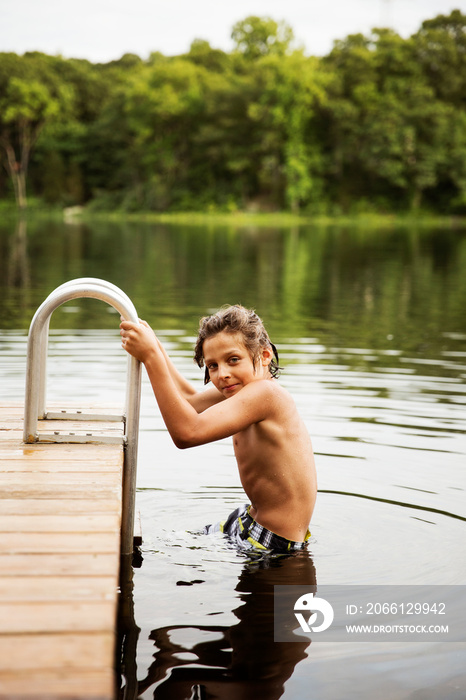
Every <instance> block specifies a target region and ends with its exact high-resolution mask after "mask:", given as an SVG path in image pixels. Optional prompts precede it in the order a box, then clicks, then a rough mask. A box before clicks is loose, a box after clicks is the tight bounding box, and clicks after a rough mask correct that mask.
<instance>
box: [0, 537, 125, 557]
mask: <svg viewBox="0 0 466 700" xmlns="http://www.w3.org/2000/svg"><path fill="white" fill-rule="evenodd" d="M119 547H120V533H119V532H65V533H61V532H9V533H3V534H2V535H1V538H0V554H8V553H10V554H11V553H18V554H27V553H28V552H30V553H31V554H70V553H72V552H76V553H79V552H81V553H83V554H84V553H86V552H89V553H91V554H95V553H99V552H101V553H103V552H113V553H115V552H118V550H119Z"/></svg>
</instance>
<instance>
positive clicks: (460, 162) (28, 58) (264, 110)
mask: <svg viewBox="0 0 466 700" xmlns="http://www.w3.org/2000/svg"><path fill="white" fill-rule="evenodd" d="M231 36H232V39H233V42H234V49H233V50H232V51H231V52H224V51H222V50H219V49H216V48H213V47H211V46H210V44H209V43H208V42H206V41H204V40H202V39H196V40H194V41H193V42H192V44H191V46H190V48H189V51H188V52H187V53H185V54H183V55H179V56H165V55H163V54H161V53H158V52H155V53H152V54H151V55H150V56H149V57H148V58H147V59H142V58H140V57H139V56H137V55H133V54H125V55H124V56H122V57H121V58H120V59H119V60H116V61H111V62H108V63H101V64H94V63H91V62H89V61H87V60H84V59H75V58H63V57H61V56H50V55H46V54H43V53H38V52H29V53H25V54H24V55H22V56H19V55H17V54H14V53H0V159H1V161H2V167H1V169H0V204H1V203H12V202H15V203H16V205H17V207H18V208H19V209H26V207H27V206H28V204H30V203H31V202H33V201H40V202H41V203H44V204H45V205H47V206H48V205H50V206H59V207H70V206H75V205H85V206H86V207H87V208H89V210H91V211H123V212H137V211H152V212H170V211H213V212H216V211H219V212H235V211H239V210H241V211H259V212H261V211H266V212H274V211H292V212H295V213H307V214H325V215H330V216H332V215H339V214H342V213H349V214H357V213H361V212H381V213H385V212H397V213H402V212H413V211H414V212H420V211H422V212H427V213H432V214H448V215H464V214H466V15H464V14H462V13H461V12H460V11H459V10H454V11H453V12H451V14H450V15H448V16H446V15H439V16H437V17H435V18H433V19H428V20H426V21H424V22H423V23H422V25H421V27H420V28H419V30H418V31H417V32H416V33H415V34H414V35H412V36H411V37H409V38H406V39H405V38H402V37H401V36H400V35H398V34H397V33H396V32H394V31H393V30H391V29H385V28H381V29H373V30H372V32H371V34H370V36H364V35H362V34H355V35H350V36H348V37H346V38H344V39H341V40H338V41H336V42H334V47H333V49H332V50H331V51H330V53H329V54H328V55H326V56H323V57H316V56H312V55H307V54H306V52H305V51H304V50H303V48H302V47H300V46H298V45H297V43H296V41H295V38H294V33H293V29H292V28H291V27H290V26H289V25H287V24H286V23H285V22H277V21H275V20H273V19H271V18H268V17H253V16H251V17H247V18H246V19H244V20H242V21H240V22H238V23H237V24H235V26H234V27H233V28H232V33H231Z"/></svg>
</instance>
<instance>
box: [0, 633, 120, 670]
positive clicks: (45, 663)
mask: <svg viewBox="0 0 466 700" xmlns="http://www.w3.org/2000/svg"><path fill="white" fill-rule="evenodd" d="M113 648H114V639H113V635H112V634H111V633H110V632H93V633H91V634H90V633H86V632H80V633H79V632H78V633H74V634H70V633H55V634H49V635H40V634H28V635H23V634H21V635H14V634H12V635H8V636H7V637H0V678H1V674H2V672H3V673H4V674H5V676H4V677H6V676H7V675H13V674H14V672H15V671H20V670H23V672H24V671H26V672H27V673H28V674H29V673H30V672H31V671H32V672H34V671H42V672H43V671H44V670H45V669H53V668H56V669H62V671H63V669H65V668H66V670H67V671H68V670H69V669H82V668H83V667H84V668H85V669H88V670H95V669H101V668H105V667H106V666H111V663H112V656H113Z"/></svg>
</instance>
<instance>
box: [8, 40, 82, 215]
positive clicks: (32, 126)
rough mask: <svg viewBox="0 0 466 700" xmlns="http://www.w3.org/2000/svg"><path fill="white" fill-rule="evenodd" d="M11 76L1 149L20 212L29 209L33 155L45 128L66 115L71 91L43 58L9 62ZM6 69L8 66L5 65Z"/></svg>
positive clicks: (25, 57)
mask: <svg viewBox="0 0 466 700" xmlns="http://www.w3.org/2000/svg"><path fill="white" fill-rule="evenodd" d="M6 63H7V65H8V64H10V68H13V70H11V72H9V73H8V74H7V75H5V72H3V71H2V73H3V75H2V76H1V77H2V78H3V80H2V84H0V145H1V146H2V147H3V149H4V151H5V155H6V169H7V172H8V174H9V176H10V178H11V181H12V183H13V188H14V192H15V198H16V202H17V205H18V207H19V209H25V208H26V206H27V198H26V180H27V174H28V167H29V159H30V156H31V151H32V149H33V148H34V146H35V144H36V142H37V139H38V137H39V135H40V133H41V131H42V129H43V128H44V126H45V124H46V123H47V122H49V121H51V120H53V119H55V118H57V117H58V116H59V115H60V114H61V113H62V112H63V111H66V110H67V109H68V107H69V105H70V102H71V100H72V93H71V90H70V89H69V88H68V87H67V86H66V85H62V84H60V83H59V81H57V80H54V79H53V78H52V79H50V77H51V76H50V75H49V76H48V79H47V76H46V71H44V70H43V68H44V65H43V61H42V58H41V57H39V59H37V57H36V55H34V54H33V55H30V56H28V55H26V56H24V57H23V58H19V57H15V59H13V60H11V55H10V60H9V61H8V60H7V61H6ZM3 67H5V64H3Z"/></svg>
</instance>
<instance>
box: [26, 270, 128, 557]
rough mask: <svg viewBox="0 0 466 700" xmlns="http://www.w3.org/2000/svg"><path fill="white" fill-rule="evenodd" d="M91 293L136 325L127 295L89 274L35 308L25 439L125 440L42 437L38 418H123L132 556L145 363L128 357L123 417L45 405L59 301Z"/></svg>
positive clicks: (124, 517) (125, 549)
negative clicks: (51, 331)
mask: <svg viewBox="0 0 466 700" xmlns="http://www.w3.org/2000/svg"><path fill="white" fill-rule="evenodd" d="M82 297H90V298H92V299H100V300H101V301H105V302H107V304H109V305H110V306H113V308H114V309H116V310H117V311H118V312H119V313H120V314H121V316H122V317H123V318H124V319H125V320H128V321H133V322H135V323H138V315H137V312H136V309H135V307H134V305H133V303H132V302H131V300H130V299H129V298H128V296H127V295H126V294H125V293H124V292H123V291H122V290H121V289H119V288H118V287H116V286H115V285H113V284H111V283H110V282H106V281H105V280H101V279H96V278H92V277H85V278H80V279H76V280H71V281H70V282H66V283H65V284H62V285H61V286H60V287H57V289H55V290H54V291H53V292H52V293H51V294H49V296H48V297H47V299H46V300H45V301H44V302H43V303H42V304H41V306H40V307H39V308H38V309H37V311H36V313H35V314H34V317H33V319H32V321H31V325H30V328H29V338H28V349H27V368H26V398H25V407H24V410H25V413H24V434H23V440H24V442H25V443H34V442H40V441H41V440H42V441H45V442H94V443H95V442H100V443H102V442H121V439H120V438H107V439H106V438H102V437H100V438H99V437H97V436H95V437H93V436H88V435H79V436H78V435H70V434H63V433H59V434H58V435H57V434H52V435H49V434H47V435H45V434H41V435H39V433H38V430H37V422H38V420H39V419H41V420H47V419H60V420H66V419H68V420H70V419H71V420H86V419H90V418H92V420H99V419H100V420H123V421H124V425H125V433H124V438H123V440H122V442H123V444H124V448H125V467H124V474H123V512H122V539H121V553H122V554H131V553H132V551H133V528H134V500H135V493H136V465H137V447H138V431H139V408H140V398H141V363H140V362H139V361H138V360H136V359H135V358H134V357H129V358H128V374H127V383H126V403H125V414H124V416H115V415H113V416H110V415H99V416H96V415H92V416H90V415H85V414H83V413H81V412H77V411H76V412H66V411H65V412H64V411H61V412H59V413H47V411H46V408H45V403H46V402H45V394H46V364H47V344H48V332H49V324H50V317H51V315H52V313H53V312H54V311H55V309H57V308H58V307H59V306H61V304H64V303H65V302H67V301H70V300H71V299H79V298H82Z"/></svg>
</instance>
